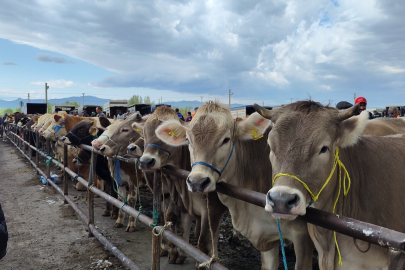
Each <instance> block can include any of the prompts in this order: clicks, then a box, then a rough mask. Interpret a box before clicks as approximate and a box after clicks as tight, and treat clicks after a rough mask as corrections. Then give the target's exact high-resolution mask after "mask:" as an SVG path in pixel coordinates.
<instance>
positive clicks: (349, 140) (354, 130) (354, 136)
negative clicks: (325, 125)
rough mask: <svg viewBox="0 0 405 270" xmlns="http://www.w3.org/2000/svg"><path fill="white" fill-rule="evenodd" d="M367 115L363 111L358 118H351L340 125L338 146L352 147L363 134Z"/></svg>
mask: <svg viewBox="0 0 405 270" xmlns="http://www.w3.org/2000/svg"><path fill="white" fill-rule="evenodd" d="M368 117H369V114H368V112H367V111H363V112H362V113H361V114H360V115H359V116H353V117H351V118H349V119H347V120H344V121H342V122H341V124H340V136H339V137H338V146H340V147H342V148H343V147H347V146H351V145H354V144H355V143H356V142H357V140H358V139H359V136H360V135H361V134H362V133H363V131H364V129H365V128H366V125H367V123H368V120H369V119H368Z"/></svg>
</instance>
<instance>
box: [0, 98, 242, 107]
mask: <svg viewBox="0 0 405 270" xmlns="http://www.w3.org/2000/svg"><path fill="white" fill-rule="evenodd" d="M20 101H23V102H24V106H23V107H25V104H26V103H27V102H28V99H24V98H19V99H16V100H12V101H7V100H1V99H0V108H10V109H13V110H14V109H15V108H19V107H20V105H19V104H20ZM66 101H70V102H73V101H76V102H77V103H79V104H80V105H82V102H83V97H81V96H78V97H68V98H58V99H49V100H48V103H54V104H62V103H64V102H66ZM108 101H110V99H104V98H99V97H95V96H84V103H85V104H86V105H101V106H103V105H104V104H105V103H106V102H108ZM30 102H31V103H45V99H31V100H30ZM163 103H165V104H170V105H172V108H185V107H187V106H191V107H192V108H193V109H194V108H195V107H200V106H201V105H202V104H201V102H200V101H197V100H193V101H187V100H183V101H167V102H163ZM203 104H205V102H204V103H203ZM239 106H243V104H237V103H232V104H231V107H239Z"/></svg>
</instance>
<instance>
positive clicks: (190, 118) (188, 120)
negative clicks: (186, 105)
mask: <svg viewBox="0 0 405 270" xmlns="http://www.w3.org/2000/svg"><path fill="white" fill-rule="evenodd" d="M192 119H193V117H192V116H191V112H188V113H187V117H186V122H190V121H191V120H192Z"/></svg>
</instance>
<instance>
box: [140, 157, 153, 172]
mask: <svg viewBox="0 0 405 270" xmlns="http://www.w3.org/2000/svg"><path fill="white" fill-rule="evenodd" d="M139 163H140V167H141V169H142V170H152V169H154V168H155V167H157V164H156V159H155V158H153V157H149V156H142V157H141V158H140V159H139Z"/></svg>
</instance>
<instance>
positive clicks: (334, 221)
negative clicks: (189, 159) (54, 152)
mask: <svg viewBox="0 0 405 270" xmlns="http://www.w3.org/2000/svg"><path fill="white" fill-rule="evenodd" d="M18 129H19V132H20V134H23V133H24V132H28V136H26V138H28V141H26V140H23V139H22V138H20V136H19V135H18V134H17V133H18V132H17V130H18ZM6 135H7V138H8V139H9V140H10V141H11V142H12V144H13V145H14V146H16V147H17V149H18V150H19V151H20V152H21V154H22V155H24V157H25V158H27V159H28V160H29V161H30V163H31V164H32V165H33V167H34V168H36V169H37V171H38V173H39V174H41V175H42V176H44V177H45V178H47V179H48V180H49V178H50V170H49V166H48V169H47V171H46V172H44V171H42V170H41V169H40V168H39V167H38V165H39V156H40V155H42V156H44V157H45V158H46V159H47V160H49V161H50V162H53V163H54V164H56V165H57V166H58V167H60V168H62V169H64V174H65V177H64V183H63V190H62V189H60V188H59V187H58V186H57V185H55V184H54V183H53V182H52V181H50V180H49V181H48V183H50V184H51V185H52V186H53V187H54V188H55V189H56V190H57V191H58V192H59V193H60V194H61V195H62V196H63V197H64V200H65V203H69V204H70V205H71V206H72V208H74V210H75V211H76V212H77V213H78V215H79V216H80V217H81V218H82V219H83V220H84V222H86V224H87V225H88V228H89V234H90V236H95V237H96V238H97V239H98V240H99V241H100V242H101V243H102V244H103V245H105V246H106V248H107V249H109V250H110V251H111V252H112V253H113V254H114V255H115V256H116V257H117V258H119V259H120V260H121V261H122V262H123V264H124V265H126V266H127V267H129V268H130V269H139V267H138V266H136V265H135V264H134V263H133V262H132V261H131V260H130V259H129V258H128V257H126V256H125V255H124V254H123V253H122V252H121V251H119V250H118V249H117V248H116V247H114V246H113V245H112V244H111V243H110V242H109V241H108V240H107V239H106V238H105V237H103V236H102V235H101V233H100V232H98V231H97V229H96V227H95V225H94V194H97V195H99V196H100V197H102V198H104V199H105V200H107V201H109V202H110V203H112V204H113V205H115V206H117V207H119V208H122V210H124V211H125V212H126V213H127V214H129V215H131V216H133V217H135V218H138V219H139V221H140V222H142V223H144V224H146V225H148V226H150V224H152V223H154V224H156V223H158V222H160V221H159V220H153V219H152V218H150V217H148V216H146V215H144V214H142V213H139V212H138V211H137V210H135V209H134V208H131V207H129V206H128V205H123V204H122V202H120V201H118V200H116V199H114V198H112V197H111V196H109V195H107V194H106V193H104V192H102V191H101V190H99V189H97V188H96V187H95V186H94V185H93V180H94V172H95V166H96V162H95V161H96V160H97V159H96V156H97V155H102V153H101V152H99V151H96V150H93V149H92V148H91V147H89V146H85V145H81V146H80V147H81V148H83V149H86V150H89V151H91V152H92V157H91V167H92V170H91V172H90V175H89V181H88V182H87V181H86V180H85V179H84V178H82V177H80V176H79V175H77V174H76V173H74V172H73V171H71V170H69V169H68V168H67V166H65V165H66V162H67V155H66V153H67V145H65V146H64V148H65V149H64V153H65V159H64V162H65V164H59V162H58V160H56V159H54V158H53V157H52V156H50V155H49V154H47V153H45V152H43V151H42V150H41V149H40V141H41V140H40V136H39V134H38V133H33V132H32V131H30V130H28V131H27V130H25V131H24V130H23V129H22V128H20V127H17V126H15V125H8V126H7V132H6ZM33 138H35V146H33V145H32V144H33ZM26 146H28V150H29V154H28V155H27V153H26V152H27V147H26ZM46 149H47V152H48V153H50V149H51V148H50V141H49V140H47V141H46ZM32 151H34V152H35V161H33V160H32V158H31V157H32V156H33V153H32ZM116 159H119V160H121V161H123V162H131V163H134V162H135V160H134V159H126V158H122V157H118V156H117V157H116ZM162 172H164V173H168V174H172V175H174V176H177V177H179V178H183V179H186V178H187V175H188V174H189V172H188V171H185V170H181V169H178V168H174V167H171V166H166V167H163V168H162ZM68 175H70V176H72V177H74V178H76V179H77V180H78V181H79V182H81V183H82V184H83V185H85V186H86V187H87V188H88V191H89V192H88V216H86V215H85V214H84V213H83V212H82V211H81V210H80V209H79V208H78V207H77V206H76V205H75V204H74V203H72V201H71V199H70V198H69V194H68V188H67V187H68V186H67V179H68V177H67V176H68ZM154 182H155V183H156V184H155V185H154V186H156V188H155V189H154V191H153V196H154V200H153V201H154V204H153V206H154V211H155V210H156V211H157V212H158V211H159V210H160V197H161V189H160V183H161V175H160V171H158V172H157V173H156V174H155V177H154ZM217 191H218V192H220V193H223V194H226V195H228V196H232V197H235V198H237V199H240V200H243V201H245V202H248V203H251V204H254V205H257V206H260V207H264V206H265V203H266V202H265V194H262V193H258V192H254V191H251V190H247V189H243V188H240V187H236V186H233V185H230V184H225V183H220V184H218V185H217ZM300 218H302V219H303V220H305V221H306V222H308V223H312V224H314V225H317V226H321V227H324V228H326V229H329V230H333V231H336V232H338V233H342V234H345V235H348V236H350V237H353V239H360V240H363V241H366V242H368V243H370V244H375V245H380V246H383V247H386V248H388V249H389V256H390V266H389V269H390V270H391V269H392V270H393V269H403V263H404V262H403V260H404V259H403V254H404V251H405V234H403V233H400V232H396V231H393V230H389V229H387V228H383V227H380V226H376V225H373V224H369V223H365V222H361V221H357V220H354V219H350V218H347V217H343V216H339V215H335V214H331V213H327V212H323V211H320V210H317V209H313V208H309V209H308V210H307V214H306V215H305V216H302V217H300ZM163 228H164V227H162V226H157V227H154V228H153V231H154V232H155V233H154V234H153V236H152V242H153V260H152V269H160V261H159V253H160V239H161V237H162V236H163V237H164V238H166V239H167V240H169V241H170V242H172V243H173V244H175V245H176V246H177V247H179V248H180V249H182V250H183V251H185V252H186V253H187V254H188V255H190V256H191V257H193V258H194V259H196V260H197V261H198V262H201V263H203V262H207V261H209V260H210V257H209V256H208V255H206V254H203V253H202V252H201V251H199V250H198V249H196V248H194V247H193V246H191V245H190V244H189V243H186V242H184V241H183V240H182V239H181V238H179V237H177V236H176V235H175V234H173V233H172V232H170V231H168V230H164V229H163ZM370 231H372V232H374V233H369V232H370ZM354 242H355V240H354ZM211 268H212V269H227V268H226V267H224V266H222V265H221V264H220V263H218V262H214V263H213V264H212V265H211Z"/></svg>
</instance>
